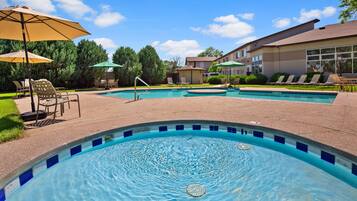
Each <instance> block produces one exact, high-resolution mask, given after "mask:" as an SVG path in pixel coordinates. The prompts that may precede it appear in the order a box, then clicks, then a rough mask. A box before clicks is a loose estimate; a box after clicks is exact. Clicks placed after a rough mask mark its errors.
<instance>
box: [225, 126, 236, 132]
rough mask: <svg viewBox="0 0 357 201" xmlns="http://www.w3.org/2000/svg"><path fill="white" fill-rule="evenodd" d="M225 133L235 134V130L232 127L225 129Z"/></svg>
mask: <svg viewBox="0 0 357 201" xmlns="http://www.w3.org/2000/svg"><path fill="white" fill-rule="evenodd" d="M227 132H228V133H237V129H236V128H233V127H227Z"/></svg>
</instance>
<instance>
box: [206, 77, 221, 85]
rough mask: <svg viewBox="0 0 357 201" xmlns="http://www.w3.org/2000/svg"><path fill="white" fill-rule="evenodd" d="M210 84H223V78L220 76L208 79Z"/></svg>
mask: <svg viewBox="0 0 357 201" xmlns="http://www.w3.org/2000/svg"><path fill="white" fill-rule="evenodd" d="M208 83H209V84H222V80H221V78H219V76H212V77H209V78H208Z"/></svg>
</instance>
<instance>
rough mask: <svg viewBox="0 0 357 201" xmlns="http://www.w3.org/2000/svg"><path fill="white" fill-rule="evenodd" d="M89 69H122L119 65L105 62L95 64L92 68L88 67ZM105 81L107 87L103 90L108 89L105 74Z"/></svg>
mask: <svg viewBox="0 0 357 201" xmlns="http://www.w3.org/2000/svg"><path fill="white" fill-rule="evenodd" d="M90 67H91V68H104V69H108V68H121V67H123V66H122V65H119V64H115V63H112V62H110V61H105V62H102V63H99V64H95V65H93V66H90ZM105 80H106V82H107V87H106V88H105V89H109V86H108V76H107V72H106V73H105Z"/></svg>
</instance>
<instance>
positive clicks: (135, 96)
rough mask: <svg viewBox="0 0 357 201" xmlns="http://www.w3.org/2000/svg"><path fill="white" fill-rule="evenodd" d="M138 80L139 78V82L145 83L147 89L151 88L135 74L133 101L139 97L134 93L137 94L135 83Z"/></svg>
mask: <svg viewBox="0 0 357 201" xmlns="http://www.w3.org/2000/svg"><path fill="white" fill-rule="evenodd" d="M138 80H139V81H140V82H141V83H143V84H145V85H146V87H147V88H148V89H151V88H150V85H149V84H148V83H146V82H145V81H144V80H142V79H141V78H140V77H139V76H136V77H135V80H134V101H136V100H139V99H140V97H139V96H137V95H136V94H137V92H136V83H137V81H138ZM146 91H147V90H146Z"/></svg>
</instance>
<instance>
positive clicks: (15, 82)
mask: <svg viewBox="0 0 357 201" xmlns="http://www.w3.org/2000/svg"><path fill="white" fill-rule="evenodd" d="M12 83H14V85H15V86H16V89H21V88H22V85H21V83H20V82H19V81H16V80H15V81H12Z"/></svg>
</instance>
